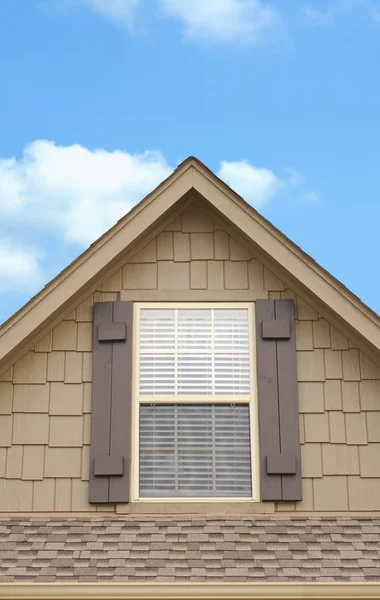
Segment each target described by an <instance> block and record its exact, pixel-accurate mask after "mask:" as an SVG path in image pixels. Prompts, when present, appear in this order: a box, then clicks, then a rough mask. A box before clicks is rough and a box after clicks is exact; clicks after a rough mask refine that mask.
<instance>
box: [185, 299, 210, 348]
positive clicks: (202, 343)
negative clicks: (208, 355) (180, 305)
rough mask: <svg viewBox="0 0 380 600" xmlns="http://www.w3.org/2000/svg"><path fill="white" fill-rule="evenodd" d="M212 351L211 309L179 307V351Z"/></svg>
mask: <svg viewBox="0 0 380 600" xmlns="http://www.w3.org/2000/svg"><path fill="white" fill-rule="evenodd" d="M181 350H188V351H190V352H192V351H196V350H209V351H211V309H205V310H203V309H178V351H179V352H181Z"/></svg>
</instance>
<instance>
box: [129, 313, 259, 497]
mask: <svg viewBox="0 0 380 600" xmlns="http://www.w3.org/2000/svg"><path fill="white" fill-rule="evenodd" d="M144 308H157V309H160V308H169V309H175V308H185V309H186V308H189V309H195V308H196V309H202V308H206V309H211V308H220V309H228V308H231V309H237V308H244V309H247V312H248V335H249V360H250V394H248V395H242V396H239V395H236V396H216V395H198V396H185V395H181V396H175V395H170V396H169V397H168V396H159V395H157V396H153V397H152V396H140V395H139V381H140V369H139V367H140V360H139V359H140V310H141V309H144ZM255 340H256V327H255V304H254V303H253V302H134V304H133V342H132V343H133V353H132V407H131V482H130V483H131V500H130V501H131V502H141V503H145V502H147V503H149V502H154V503H157V502H165V503H173V502H175V503H177V504H178V503H182V502H184V503H187V502H199V503H204V502H229V503H231V502H259V501H260V491H259V482H260V473H259V470H260V461H259V423H258V401H257V376H256V341H255ZM176 399H177V400H176ZM179 399H180V403H187V404H196V403H200V404H223V403H225V404H231V403H235V404H248V405H249V415H250V440H251V480H252V495H251V497H227V498H225V497H223V498H222V497H206V498H205V497H193V498H188V497H182V496H177V497H169V498H167V497H162V498H157V497H152V498H146V497H144V498H140V497H139V458H140V457H139V452H140V448H139V437H140V431H139V428H140V410H139V409H140V404H151V403H152V402H154V403H155V404H160V403H161V404H177V403H179V402H178V400H179Z"/></svg>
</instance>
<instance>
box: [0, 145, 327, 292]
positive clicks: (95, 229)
mask: <svg viewBox="0 0 380 600" xmlns="http://www.w3.org/2000/svg"><path fill="white" fill-rule="evenodd" d="M172 170H173V168H172V167H171V166H170V165H169V164H168V162H167V161H166V159H165V158H164V156H163V155H162V154H161V153H160V152H153V151H146V152H144V153H142V154H130V153H128V152H126V151H122V150H114V151H112V152H109V151H107V150H89V149H87V148H85V147H83V146H80V145H78V144H76V145H72V146H58V145H57V144H55V143H54V142H51V141H47V140H37V141H35V142H33V143H31V144H29V145H28V146H26V147H25V149H24V152H23V154H22V155H21V157H20V158H18V159H17V158H4V159H0V289H6V290H7V291H12V290H14V291H16V292H20V293H21V292H22V291H23V292H25V293H32V292H35V291H37V289H39V288H40V286H41V285H42V284H43V283H44V282H46V281H47V280H48V279H49V278H50V277H51V275H53V274H55V272H56V270H57V269H59V268H61V267H64V266H65V263H66V262H68V261H69V260H71V258H72V257H73V256H74V255H75V253H76V252H77V251H78V246H79V247H80V248H81V249H82V248H84V247H85V246H87V245H88V244H90V243H92V242H94V240H96V238H98V237H99V236H100V235H101V234H102V233H103V232H104V231H106V230H107V229H108V228H109V227H111V226H112V225H113V224H114V223H115V222H116V221H117V220H118V219H119V218H121V217H122V216H123V215H124V214H126V213H127V212H128V211H129V210H130V209H131V208H132V207H133V206H134V205H135V204H136V203H137V202H138V201H139V200H141V199H142V198H143V197H144V196H145V195H146V194H147V193H149V192H150V191H152V190H153V189H154V188H155V187H156V186H157V185H158V184H159V183H160V182H161V181H162V180H163V179H165V178H166V177H167V176H168V175H169V174H170V173H171V172H172ZM218 175H219V177H221V179H223V180H224V181H225V182H226V183H227V184H228V185H230V186H231V187H232V188H233V189H235V190H236V191H237V192H238V193H239V194H241V195H242V196H243V197H244V198H245V199H246V201H247V202H250V203H251V204H252V205H253V206H255V207H258V208H260V207H262V206H264V205H265V204H266V203H268V202H269V201H270V200H272V199H273V198H274V197H275V196H276V195H278V194H280V193H281V195H283V194H284V193H285V194H286V193H287V192H288V193H291V194H292V195H294V197H295V198H298V199H299V200H301V201H306V202H314V201H315V200H316V198H317V197H316V195H315V193H314V192H313V191H312V190H310V189H309V188H308V186H307V182H306V180H305V178H304V177H302V175H300V174H299V173H298V172H297V171H296V170H294V169H287V170H286V171H285V173H284V175H283V176H279V175H277V174H276V173H274V172H273V171H271V170H270V169H267V168H263V167H257V166H254V165H251V164H250V163H249V162H248V161H246V160H242V161H232V162H228V161H221V163H220V169H219V171H218ZM4 234H5V235H4Z"/></svg>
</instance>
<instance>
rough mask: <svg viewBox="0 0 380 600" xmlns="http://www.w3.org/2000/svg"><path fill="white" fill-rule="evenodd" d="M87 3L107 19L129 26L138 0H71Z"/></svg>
mask: <svg viewBox="0 0 380 600" xmlns="http://www.w3.org/2000/svg"><path fill="white" fill-rule="evenodd" d="M73 1H76V2H79V3H81V4H85V5H87V6H88V7H89V8H92V9H93V10H94V11H95V12H98V13H99V14H101V15H103V17H106V19H108V20H109V21H112V22H114V23H117V24H119V25H124V26H127V27H130V26H131V24H132V20H133V15H134V12H135V10H136V8H137V6H138V4H139V0H72V2H73Z"/></svg>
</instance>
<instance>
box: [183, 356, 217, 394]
mask: <svg viewBox="0 0 380 600" xmlns="http://www.w3.org/2000/svg"><path fill="white" fill-rule="evenodd" d="M177 393H178V394H192V395H194V394H212V357H211V354H179V355H178V390H177Z"/></svg>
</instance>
